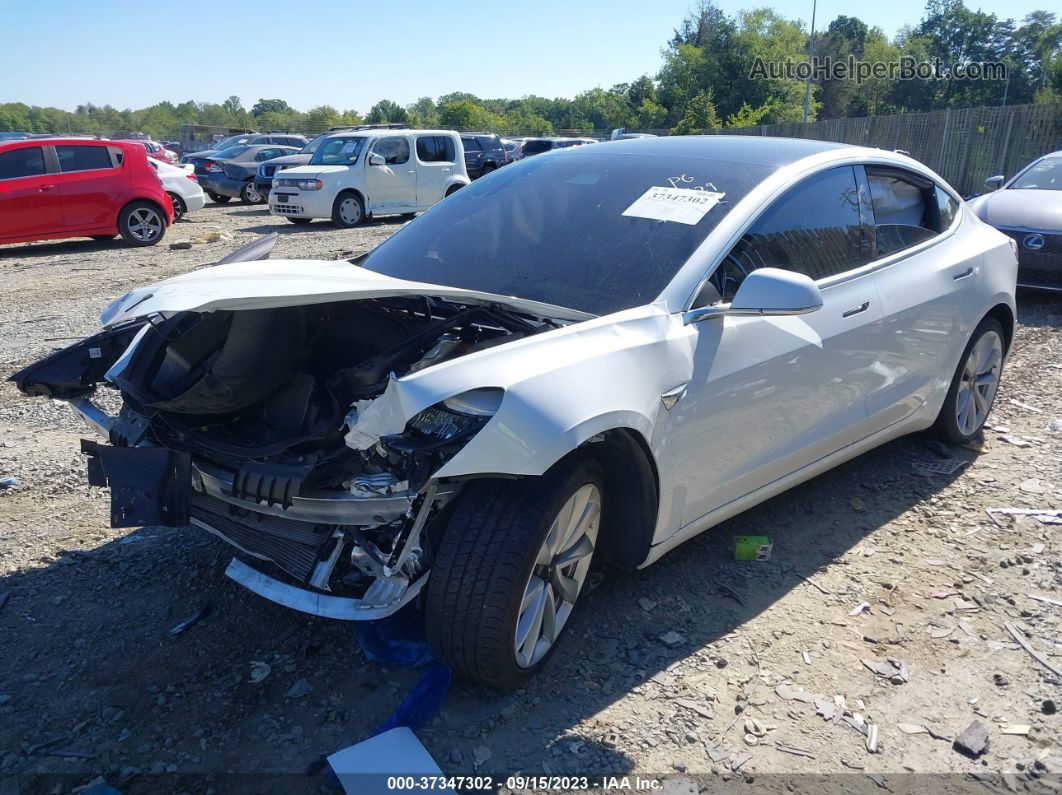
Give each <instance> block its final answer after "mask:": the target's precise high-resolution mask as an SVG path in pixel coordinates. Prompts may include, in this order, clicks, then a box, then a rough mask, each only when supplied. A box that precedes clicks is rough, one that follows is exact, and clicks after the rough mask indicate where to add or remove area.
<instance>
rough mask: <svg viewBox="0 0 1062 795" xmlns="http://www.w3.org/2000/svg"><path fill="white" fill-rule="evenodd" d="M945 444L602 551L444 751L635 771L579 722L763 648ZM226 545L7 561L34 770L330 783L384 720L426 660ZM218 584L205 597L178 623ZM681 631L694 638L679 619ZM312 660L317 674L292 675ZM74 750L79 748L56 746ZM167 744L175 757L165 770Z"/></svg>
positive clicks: (7, 723)
mask: <svg viewBox="0 0 1062 795" xmlns="http://www.w3.org/2000/svg"><path fill="white" fill-rule="evenodd" d="M941 452H942V451H941V450H940V448H939V447H936V446H934V445H932V444H930V443H929V442H928V441H927V440H926V439H925V438H923V437H917V436H916V437H908V438H905V439H901V440H899V441H896V442H892V443H890V444H888V445H886V446H884V447H882V448H880V449H878V450H876V451H872V452H870V453H867V454H865V455H863V456H861V457H859V458H857V459H855V460H854V461H852V462H850V463H848V464H846V465H844V466H842V467H840V468H838V469H836V470H834V471H832V472H829V473H826V474H824V475H821V476H819V477H818V478H816V479H814V480H812V481H810V482H808V483H806V484H804V485H802V486H799V487H797V488H794V489H792V490H791V491H789V492H787V493H785V494H783V495H780V496H778V497H776V498H774V499H772V500H770V501H768V502H766V503H764V504H762V505H760V506H758V507H756V508H754V509H752V510H750V511H748V512H746V513H744V514H742V515H740V516H738V517H736V518H734V519H732V520H730V521H728V522H726V523H724V524H722V525H720V526H718V527H716V528H714V529H713V530H711V531H709V532H707V533H705V534H702V535H701V536H700V537H698V538H696V539H694V540H692V541H690V542H689V543H687V544H685V545H683V546H681V547H680V548H678V549H677V550H675V551H673V552H672V553H670V554H669V555H667V556H666V557H665V558H664V559H663V560H661V561H660V562H659V563H657V564H656V565H654V566H652V567H650V568H648V569H646V570H644V571H641V572H636V573H620V572H614V571H611V570H608V571H601V570H596V571H595V574H593V575H592V580H591V581H592V583H593V585H592V589H591V590H590V592H589V593H587V594H586V595H585V597H584V599H583V603H582V604H580V609H579V610H577V611H576V613H575V614H574V615H573V618H572V620H571V622H570V624H569V628H568V630H567V631H566V633H565V636H564V637H563V638H562V640H561V642H560V643H559V645H558V647H557V648H556V650H555V654H554V655H553V656H552V658H551V659H550V660H549V662H548V663H547V665H546V666H545V668H544V670H542V671H541V672H540V673H539V675H537V676H536V677H535V678H533V679H531V680H529V681H528V682H527V683H526V685H525V686H524V687H523V688H522V689H521V690H519V691H517V692H515V693H501V692H498V691H495V690H492V689H490V688H486V687H483V686H480V685H477V684H475V683H473V682H470V681H468V680H464V679H460V678H459V679H457V680H456V681H455V682H454V684H453V685H452V687H451V690H450V693H449V695H448V697H447V701H446V703H445V705H444V707H443V709H442V711H441V712H440V714H439V715H438V716H437V717H436V719H435V720H434V721H433V722H432V723H431V724H430V725H429V726H428V727H427V728H425V729H424V730H422V731H421V732H419V734H420V736H421V738H422V739H423V741H424V742H425V745H426V746H427V747H428V748H429V750H430V751H431V752H432V753H433V754H434V756H435V758H436V759H437V760H438V761H439V763H440V765H441V766H442V768H443V769H444V770H445V771H447V772H449V773H471V772H472V771H473V760H474V759H476V758H477V757H480V756H481V753H480V751H479V749H480V748H481V747H482V746H487V747H488V748H489V749H490V750H491V754H490V758H489V761H487V762H485V763H483V764H482V766H481V767H480V768H479V771H480V772H492V773H512V772H515V771H522V772H527V773H536V774H541V773H542V772H544V771H547V770H548V771H551V772H552V773H554V774H563V773H571V774H593V773H602V774H604V773H607V774H610V775H611V774H619V775H622V774H624V773H627V772H630V771H632V769H633V766H634V765H633V761H632V760H631V759H630V758H629V757H628V756H627V755H626V754H624V753H623V752H621V751H619V750H617V749H616V747H615V743H614V742H613V741H612V740H611V739H610V732H612V733H613V735H614V733H615V731H616V729H615V727H610V726H608V725H604V726H600V728H599V729H598V730H594V731H582V733H580V732H579V731H576V729H575V727H577V726H581V725H582V726H585V725H586V724H587V723H590V724H594V723H595V719H594V716H595V715H598V714H599V713H601V712H602V711H603V710H607V709H608V708H609V707H610V705H612V704H613V703H614V702H616V701H618V700H620V699H622V698H623V697H624V696H626V695H627V694H629V693H630V692H631V691H632V690H633V689H635V688H638V687H639V686H643V685H646V684H647V683H648V685H649V686H656V684H657V683H658V682H659V681H661V680H666V678H667V677H669V676H670V674H669V670H670V669H672V668H673V667H674V666H676V665H677V664H680V663H683V661H687V660H690V659H691V658H698V660H697V662H698V663H701V664H703V665H704V666H707V667H708V668H709V669H711V670H714V668H715V666H726V665H727V664H728V663H734V662H740V660H739V659H738V658H739V657H741V658H751V657H755V656H756V654H757V649H756V648H755V647H754V646H753V644H752V641H751V640H747V639H744V640H743V639H742V636H741V629H742V626H743V625H744V624H745V623H746V622H747V621H749V620H750V619H751V618H753V617H755V616H756V615H758V614H759V613H760V612H762V611H763V610H765V609H766V608H768V607H769V606H771V605H773V604H774V603H776V602H777V601H778V600H779V599H781V598H782V597H784V596H785V595H786V594H787V593H789V592H790V591H792V590H793V589H796V588H808V589H810V591H814V593H815V594H819V593H820V592H819V591H817V590H815V587H814V586H813V585H812V584H811V583H809V582H808V580H812V581H813V580H814V579H815V577H816V575H817V574H818V573H819V572H820V571H822V570H823V569H824V568H825V567H827V566H828V565H830V564H831V563H835V562H837V561H838V560H839V559H841V558H843V557H844V556H845V555H846V554H847V553H848V552H849V551H850V550H851V549H852V548H853V547H854V546H855V545H856V544H858V543H859V542H861V541H862V540H863V539H865V538H866V537H867V536H868V535H869V534H871V533H873V532H875V531H877V530H879V529H881V528H883V526H884V525H886V524H887V523H888V522H889V521H890V520H892V519H894V518H895V517H897V516H899V515H900V514H902V513H904V512H905V511H908V510H910V509H911V508H912V507H913V506H916V505H918V504H919V503H922V502H924V501H926V500H929V499H931V498H932V497H933V496H934V495H935V494H936V493H937V492H938V491H939V490H940V489H942V488H943V487H944V486H945V485H946V484H947V483H949V482H950V480H952V479H953V478H954V477H956V476H940V475H937V476H932V477H923V476H919V475H916V474H914V473H913V472H912V468H911V465H912V463H913V462H914V461H916V460H920V459H923V460H934V459H935V458H937V456H939V455H940V454H941ZM947 452H948V454H951V455H956V456H965V457H970V458H972V457H973V453H972V452H971V451H969V450H963V449H957V450H949V451H947ZM99 497H100V495H97V500H96V501H95V502H94V505H95V506H96V508H98V511H97V513H98V514H99V521H100V523H101V526H102V525H103V524H104V523H105V521H106V517H105V510H104V506H105V504H106V501H105V500H104V499H101V498H99ZM57 521H60V522H61V521H62V517H61V516H60V517H58V518H57ZM889 532H899V531H896V530H890V531H889ZM746 533H749V534H757V535H761V534H762V535H768V536H770V538H771V540H772V541H773V544H774V548H773V554H772V556H771V559H770V560H769V561H766V562H736V561H734V560H733V554H732V543H733V537H734V535H736V534H746ZM230 557H231V551H230V549H229V548H228V547H227V546H226V545H225V544H223V543H222V542H220V541H218V540H217V539H215V538H213V537H212V536H209V535H208V534H206V533H204V532H202V531H199V530H195V529H192V528H185V529H180V530H169V529H164V528H146V529H141V530H137V531H133V532H130V533H129V534H128V535H125V536H124V537H122V538H119V539H117V540H114V541H112V542H109V543H107V544H103V545H101V546H99V547H97V548H95V549H89V550H70V551H66V552H64V553H62V554H61V555H60V556H59V558H58V559H57V560H54V561H53V562H50V563H48V564H47V565H43V566H41V567H39V568H33V569H28V570H23V571H19V572H16V573H13V574H10V575H8V576H6V577H3V578H0V593H7V594H9V599H8V601H7V603H6V604H5V605H3V607H2V608H0V659H3V660H4V661H5V664H4V665H3V666H2V667H0V694H7V695H9V696H10V700H9V701H8V703H7V704H5V705H2V706H0V715H2V716H4V717H3V719H2V720H0V748H4V749H6V750H8V751H13V752H14V753H16V754H18V755H19V756H20V757H21V758H22V759H23V760H25V761H24V762H22V763H21V764H24V765H25V766H26V767H25V768H23V770H22V774H21V776H20V778H21V779H22V781H23V783H24V784H26V785H27V789H32V791H41V792H44V791H50V788H51V787H52V786H53V781H52V777H53V776H57V777H59V780H61V781H62V782H64V785H65V784H71V785H72V784H75V783H84V782H85V781H87V780H88V779H89V778H91V777H93V776H94V775H96V774H97V772H104V773H107V774H108V775H109V776H111V777H118V778H120V782H116V781H113V780H112V781H111V782H110V783H112V784H117V785H118V786H120V787H121V788H122V790H123V791H124V792H127V793H135V792H151V791H157V790H158V786H159V785H160V784H162V785H163V786H164V788H165V789H167V790H171V791H177V790H178V789H181V788H182V787H183V788H185V789H191V790H197V789H198V788H199V787H200V786H202V785H203V782H204V780H205V777H207V776H211V775H214V776H220V779H211V781H212V782H213V783H212V786H221V789H222V790H223V791H226V792H245V791H246V792H274V791H275V792H301V791H316V790H317V789H318V788H319V787H320V786H322V784H323V782H324V778H322V777H323V776H324V773H323V772H321V770H320V768H319V766H318V767H316V768H315V767H314V762H315V761H317V760H319V758H320V756H321V755H322V754H328V753H331V752H333V751H335V750H337V749H339V748H342V747H345V746H347V745H350V744H353V743H356V742H359V741H361V740H364V739H366V738H367V737H368V736H370V734H371V733H372V732H373V730H374V727H376V726H378V725H380V724H381V723H382V722H383V721H384V720H385V719H386V718H387V717H388V715H389V714H390V713H391V711H392V710H393V709H395V707H396V706H397V705H398V704H399V703H400V702H401V701H402V699H403V698H404V697H405V695H406V694H407V693H408V692H409V691H410V689H411V688H412V687H413V685H414V684H415V682H416V680H417V673H416V672H415V671H413V670H410V669H406V668H397V667H389V666H381V665H377V664H375V663H372V662H369V661H367V660H366V658H365V656H364V655H363V654H362V652H361V650H360V649H359V647H358V645H357V644H356V643H355V640H354V638H353V636H352V629H351V626H350V625H348V624H345V623H342V622H334V621H327V620H323V619H318V618H314V617H310V616H306V615H303V614H301V613H297V612H294V611H291V610H288V609H285V608H282V607H279V606H277V605H274V604H271V603H269V602H266V601H263V600H262V599H260V598H258V597H257V596H255V595H254V594H251V593H250V592H247V591H245V590H243V589H241V588H240V587H239V586H237V585H235V584H234V583H232V582H231V581H229V580H228V579H226V578H225V577H224V576H223V571H224V568H225V566H226V565H227V563H228V561H229V559H230ZM897 562H898V564H900V565H902V564H903V563H904V561H902V560H898V561H897ZM850 588H851V593H850V594H835V595H833V596H832V597H830V598H832V599H835V600H836V599H837V598H839V597H841V598H843V599H844V601H845V603H846V604H847V602H849V601H850V602H851V603H852V604H855V603H857V602H858V601H859V599H860V598H861V597H859V595H858V593H859V591H858V588H857V585H856V584H852V585H851V586H850ZM810 591H809V592H810ZM817 598H824V597H817ZM204 606H209V608H210V612H209V614H208V615H207V616H206V617H204V618H202V619H201V620H199V621H198V622H197V623H194V624H193V625H192V626H190V627H188V628H187V629H185V630H184V631H183V632H181V633H179V634H177V635H173V634H171V633H170V630H171V629H172V628H173V627H175V626H176V625H178V624H179V623H180V622H182V621H184V620H185V619H188V618H190V617H192V616H194V615H196V614H197V612H198V611H199V610H201V609H202V608H203V607H204ZM647 608H648V609H647ZM668 632H676V633H679V635H681V637H682V640H681V642H679V643H677V645H674V644H671V643H668V642H664V641H662V640H661V636H662V635H664V634H666V633H668ZM255 661H257V662H259V663H265V664H266V665H268V666H269V672H268V675H267V676H266V677H265V678H264V679H263V680H261V681H260V682H254V681H252V676H251V674H252V671H253V670H255V666H254V665H252V663H254V662H255ZM709 661H710V662H709ZM735 667H737V666H735ZM258 670H261V668H258ZM732 671H733V669H731V672H732ZM731 672H722V674H721V675H723V676H725V675H726V674H728V673H731ZM299 679H305V680H306V681H308V682H309V683H310V684H311V685H312V686H313V692H312V693H310V694H309V695H306V696H302V697H290V696H286V695H285V694H286V693H289V691H290V688H291V687H292V685H293V683H294V682H296V681H297V680H299ZM649 680H653V681H649ZM714 709H715V710H716V711H717V714H718V715H719V717H718V718H717V721H719V722H723V721H725V722H729V720H730V719H731V718H732V717H733V712H732V711H731V712H730V713H729V714H727V713H726V712H724V710H728V709H729V710H732V709H733V707H732V706H731V705H728V704H726V703H725V702H724V701H722V700H721V701H720V703H718V704H716V705H715V706H714ZM116 715H117V716H118V717H116ZM16 717H21V719H16ZM644 719H645V720H666V716H663V715H659V716H658V715H646V716H644ZM598 723H600V721H598ZM606 724H607V721H606ZM15 726H19V727H20V729H19V730H16V729H15V728H14V727H15ZM55 738H60V739H58V740H56V741H55V742H54V743H53V744H50V745H45V746H40V745H39V744H40V743H48V742H49V741H50V740H55ZM34 746H37V747H36V748H34ZM31 749H32V750H33V753H32V754H30V753H29V752H30V750H31ZM60 753H66V754H68V755H67V756H65V757H64V756H52V755H51V754H60ZM71 754H72V756H70V755H71ZM171 759H172V760H174V762H173V764H175V765H177V770H178V772H177V773H176V774H171V775H169V776H168V777H167V778H165V779H158V778H156V777H154V776H152V775H151V774H150V770H151V766H152V765H155V767H156V772H157V771H158V769H159V767H158V766H159V765H160V764H162V765H163V767H165V765H166V764H168V763H169V760H171ZM308 769H313V770H315V771H316V772H315V773H314V774H313V775H312V776H311V775H309V774H308V773H307V772H306V771H307V770H308ZM122 770H124V771H125V773H124V774H123V773H121V772H120V771H122ZM34 771H36V773H37V774H38V775H36V776H33V775H32V773H33V772H34ZM252 772H257V773H259V774H260V773H263V772H269V774H270V777H269V778H267V779H265V780H263V779H262V778H260V777H256V778H252V777H251V774H252ZM658 772H661V773H666V772H669V771H658ZM225 774H232V776H231V777H230V778H226V775H225ZM78 776H80V778H78ZM185 776H187V779H186V780H185V781H183V782H182V781H181V780H180V779H181V778H183V777H185ZM220 781H224V782H225V783H224V785H223V786H222V785H221V784H220V783H219V782H220Z"/></svg>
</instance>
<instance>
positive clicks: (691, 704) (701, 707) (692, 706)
mask: <svg viewBox="0 0 1062 795" xmlns="http://www.w3.org/2000/svg"><path fill="white" fill-rule="evenodd" d="M675 703H676V704H678V705H679V706H680V707H685V708H686V709H688V710H692V711H693V712H696V713H697V714H698V715H700V716H701V717H702V718H708V719H709V720H710V719H712V718H714V717H715V713H714V712H713V711H712V709H711V707H709V706H708V705H707V704H702V703H701V702H699V701H693V700H692V699H688V698H676V699H675Z"/></svg>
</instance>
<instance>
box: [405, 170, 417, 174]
mask: <svg viewBox="0 0 1062 795" xmlns="http://www.w3.org/2000/svg"><path fill="white" fill-rule="evenodd" d="M406 173H407V174H416V173H417V172H416V171H414V170H413V169H409V171H407V172H406Z"/></svg>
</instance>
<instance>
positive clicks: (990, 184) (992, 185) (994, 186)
mask: <svg viewBox="0 0 1062 795" xmlns="http://www.w3.org/2000/svg"><path fill="white" fill-rule="evenodd" d="M1003 179H1004V177H1003V175H1002V174H996V175H995V176H994V177H989V178H988V179H986V180H985V187H986V188H988V189H989V190H999V189H1000V188H1002V187H1003Z"/></svg>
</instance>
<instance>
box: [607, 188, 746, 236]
mask: <svg viewBox="0 0 1062 795" xmlns="http://www.w3.org/2000/svg"><path fill="white" fill-rule="evenodd" d="M725 195H726V194H725V193H714V192H712V191H708V190H693V189H691V188H663V187H660V186H654V187H652V188H649V190H647V191H646V192H645V193H643V194H642V195H641V196H639V197H638V198H637V199H635V201H634V203H633V204H632V205H631V206H630V207H628V208H627V209H626V210H624V211H623V215H626V216H630V217H634V218H651V219H653V220H654V221H675V222H676V223H680V224H690V225H691V226H692V225H693V224H696V223H697V222H699V221H700V220H701V219H702V218H704V216H705V214H706V213H707V212H708V211H709V210H711V209H712V208H713V207H715V205H717V204H719V200H720V199H722V198H723V197H724V196H725Z"/></svg>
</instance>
